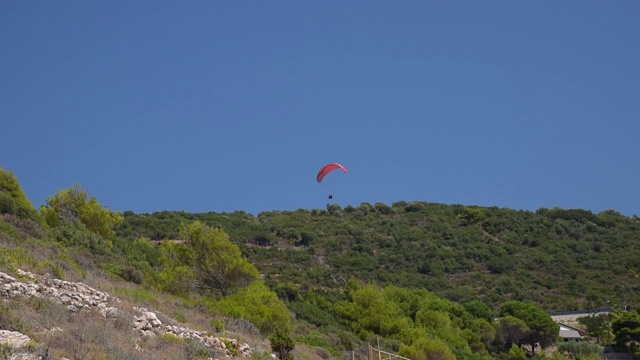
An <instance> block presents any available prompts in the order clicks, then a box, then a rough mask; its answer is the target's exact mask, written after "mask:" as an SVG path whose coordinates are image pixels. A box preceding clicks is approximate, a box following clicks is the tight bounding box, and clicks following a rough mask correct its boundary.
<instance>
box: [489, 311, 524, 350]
mask: <svg viewBox="0 0 640 360" xmlns="http://www.w3.org/2000/svg"><path fill="white" fill-rule="evenodd" d="M528 332H529V327H528V326H527V324H526V323H525V322H524V321H523V320H521V319H518V318H515V317H513V316H510V315H507V316H504V317H501V318H500V319H498V323H497V325H496V342H497V343H498V345H499V346H500V347H501V348H502V349H505V350H506V349H510V348H511V347H512V345H514V344H515V345H518V346H520V345H521V344H522V341H523V340H524V337H525V336H526V334H527V333H528Z"/></svg>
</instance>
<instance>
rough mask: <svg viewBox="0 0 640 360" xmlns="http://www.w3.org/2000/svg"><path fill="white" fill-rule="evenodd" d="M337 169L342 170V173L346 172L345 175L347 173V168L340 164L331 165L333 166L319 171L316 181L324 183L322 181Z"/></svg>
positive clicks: (326, 166) (324, 167)
mask: <svg viewBox="0 0 640 360" xmlns="http://www.w3.org/2000/svg"><path fill="white" fill-rule="evenodd" d="M336 169H342V171H344V173H345V174H346V173H347V168H346V167H344V166H342V165H340V164H338V163H331V164H327V165H325V166H323V167H322V168H321V169H320V171H318V175H317V176H316V180H317V181H318V183H321V182H322V179H324V177H325V176H327V174H328V173H330V172H332V171H333V170H336Z"/></svg>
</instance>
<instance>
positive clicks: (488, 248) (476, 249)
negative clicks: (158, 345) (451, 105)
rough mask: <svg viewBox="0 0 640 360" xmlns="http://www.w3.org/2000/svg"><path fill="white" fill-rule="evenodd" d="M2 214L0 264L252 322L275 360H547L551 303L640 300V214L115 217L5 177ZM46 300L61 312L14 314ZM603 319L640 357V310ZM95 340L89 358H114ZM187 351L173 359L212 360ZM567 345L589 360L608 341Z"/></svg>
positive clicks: (440, 209)
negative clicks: (44, 195) (27, 190)
mask: <svg viewBox="0 0 640 360" xmlns="http://www.w3.org/2000/svg"><path fill="white" fill-rule="evenodd" d="M0 206H2V207H1V208H0V244H2V247H1V248H0V270H2V271H5V272H8V273H11V274H14V275H15V274H16V272H17V269H18V268H21V269H25V270H28V271H32V272H37V273H45V272H48V273H50V274H51V275H52V276H54V277H59V278H68V279H73V280H77V281H83V282H89V283H91V282H93V283H95V284H101V285H102V286H103V287H104V286H105V284H109V285H106V286H107V287H109V288H110V289H109V290H111V291H113V292H115V293H116V295H118V296H120V297H124V298H127V299H129V300H130V301H133V302H136V301H137V302H141V303H143V304H144V305H145V306H152V307H155V308H160V309H161V310H164V311H169V312H170V313H172V314H173V315H174V316H175V317H176V318H177V319H179V320H181V321H183V322H191V321H198V320H197V319H205V320H204V321H201V322H199V327H201V328H204V329H207V330H208V331H211V332H222V331H225V330H226V329H231V328H232V327H234V324H236V325H235V327H236V328H237V324H244V325H242V326H241V327H243V328H244V329H245V330H247V329H250V332H251V333H253V334H254V335H255V334H259V335H257V336H260V337H262V339H264V340H265V341H267V340H266V339H269V340H270V342H271V347H272V350H273V352H274V353H275V354H277V356H278V357H279V358H281V359H290V358H293V357H294V356H293V354H294V353H296V352H297V353H296V354H298V356H295V357H296V358H298V357H301V358H308V359H315V358H323V359H327V358H343V357H345V356H347V357H349V358H350V357H351V356H352V355H355V356H356V357H357V358H363V357H364V356H365V355H366V353H367V344H368V343H370V342H372V341H373V340H374V339H375V343H376V346H377V343H378V342H379V343H380V346H381V347H383V348H384V349H385V350H387V351H392V352H396V353H399V354H400V355H402V356H405V357H409V358H411V359H415V360H418V359H433V358H440V359H451V360H452V359H489V358H501V359H512V358H513V359H516V358H523V357H524V356H525V355H526V352H525V349H528V350H529V351H532V352H534V353H536V354H537V355H535V356H538V357H545V356H546V355H544V353H542V352H540V351H538V350H539V349H538V350H537V349H536V344H538V345H540V346H542V347H543V348H544V347H547V346H549V345H552V344H554V343H556V341H557V334H558V329H559V328H558V325H557V324H555V323H554V322H553V321H552V320H551V318H550V317H549V315H548V314H547V313H546V312H545V310H569V309H581V308H594V307H599V306H602V305H609V306H617V305H623V306H626V308H625V310H626V309H627V308H629V306H632V307H633V306H635V305H637V304H639V303H640V301H639V298H638V296H640V288H639V286H640V285H639V282H638V280H637V273H638V271H639V270H640V250H638V249H639V248H640V247H639V246H638V244H640V241H639V240H640V231H639V230H640V222H639V220H640V219H638V218H637V217H635V216H634V217H631V218H629V217H625V216H623V215H621V214H619V213H617V212H615V211H612V210H608V211H604V212H601V213H598V214H593V213H591V212H589V211H585V210H563V209H540V210H538V211H536V212H530V211H515V210H510V209H499V208H495V207H494V208H489V207H476V206H463V205H443V204H432V203H424V202H411V203H406V202H398V203H395V204H392V205H391V206H389V205H386V204H374V205H371V204H366V203H365V204H361V205H359V206H358V207H352V206H348V207H345V208H341V207H339V206H337V205H335V204H329V205H328V206H327V208H326V209H322V210H321V209H313V210H297V211H272V212H265V213H261V214H259V215H258V216H253V215H251V214H247V213H244V212H235V213H205V214H193V213H186V212H166V211H165V212H158V213H154V214H134V213H133V212H130V211H127V212H125V213H124V214H120V213H118V212H112V211H110V210H109V209H106V208H104V207H103V206H102V205H100V203H99V202H98V201H97V199H95V198H94V197H91V196H90V195H89V194H88V193H87V192H86V191H84V190H82V188H81V187H80V186H79V185H75V186H73V187H71V188H69V189H65V190H61V191H58V192H57V193H56V194H54V195H53V196H51V197H50V198H48V199H47V203H46V204H45V205H43V206H41V207H40V208H39V211H38V210H35V208H33V206H32V205H31V203H30V202H29V201H28V200H26V197H25V196H24V194H23V193H22V190H21V189H20V187H19V184H18V182H17V179H16V178H15V176H14V175H13V174H12V173H8V172H5V171H3V170H1V169H0ZM43 306H44V307H46V308H49V309H51V308H53V305H46V304H45V305H43V303H41V302H37V303H35V302H32V303H25V304H22V305H21V306H20V307H19V309H18V308H16V309H15V311H18V310H19V311H27V312H33V313H36V312H38V311H39V310H38V309H40V310H42V309H43ZM0 310H2V309H0ZM15 311H14V310H12V309H5V310H2V311H0V323H2V322H3V321H4V323H5V324H9V327H13V328H15V329H17V328H20V331H26V332H29V331H32V332H33V333H32V334H31V335H33V338H34V339H36V340H41V341H43V342H44V341H45V338H44V337H42V336H40V335H38V333H37V332H36V331H35V330H30V329H29V327H28V326H27V325H25V324H18V322H16V321H15V319H16V318H20V315H19V314H18V315H16V313H15ZM48 311H50V310H48ZM185 314H188V316H187V315H185ZM3 319H4V320H3ZM586 323H589V322H588V321H587V322H586ZM601 325H602V324H601V323H597V324H596V323H593V324H592V323H589V327H590V331H593V333H594V334H597V336H599V337H601V338H603V339H605V338H608V339H611V340H612V341H614V342H615V345H616V346H617V348H618V349H621V350H628V351H637V349H635V348H633V346H634V345H633V344H634V342H633V341H634V340H635V341H637V339H635V337H634V336H635V335H634V334H636V332H637V329H640V322H638V321H637V313H636V312H633V311H632V312H628V311H620V312H617V313H615V314H614V315H612V317H607V319H606V324H605V325H606V326H604V327H603V326H601ZM77 330H78V332H81V331H86V329H84V330H81V329H77ZM92 331H93V330H92ZM96 331H97V330H96ZM73 334H75V333H73ZM78 334H79V336H84V335H82V334H80V333H78ZM39 336H40V337H39ZM105 336H106V335H105ZM91 339H92V340H91V346H88V345H87V346H84V347H83V356H84V355H86V356H91V357H107V355H108V354H109V352H110V351H111V352H113V351H115V350H114V348H113V347H112V346H111V347H109V346H103V347H101V342H102V343H104V342H108V340H107V339H100V337H99V336H96V335H95V334H92V338H91ZM67 340H68V339H67ZM83 341H89V340H86V338H83ZM65 344H67V345H65ZM85 345H86V344H85ZM52 346H53V348H54V350H55V351H56V353H57V354H59V355H61V356H71V357H73V356H75V355H74V353H75V352H77V351H78V349H77V348H66V347H65V346H69V345H68V341H67V342H65V341H59V342H57V343H54V344H53V345H52ZM153 346H155V345H153ZM153 346H152V347H153ZM190 346H191V345H189V344H186V343H184V344H183V343H181V344H180V345H178V347H179V348H180V347H182V350H179V351H181V354H182V355H176V354H177V353H171V355H167V354H165V355H167V356H173V357H176V356H177V357H178V358H179V357H181V356H183V357H184V358H199V357H205V358H206V357H207V356H210V355H211V354H207V353H206V351H194V350H193V349H192V348H190ZM88 349H90V350H88ZM190 349H191V350H190ZM572 349H573V348H569V350H568V351H574V352H575V353H576V354H578V353H580V354H581V355H580V356H581V358H588V356H592V355H593V354H594V353H597V352H598V351H599V350H598V349H600V348H598V349H595V348H594V349H595V350H594V349H591V348H589V349H587V348H584V347H580V348H575V349H573V350H572ZM123 351H124V350H123ZM300 351H304V352H305V353H304V354H301V353H300ZM160 353H161V352H159V353H156V354H160ZM585 354H587V355H585ZM120 355H122V356H125V355H126V356H127V357H132V356H133V358H135V357H136V356H138V358H144V356H143V355H135V352H126V354H125V353H124V352H123V353H120ZM263 355H264V354H263V353H257V354H256V355H255V357H256V358H260V357H262V356H263ZM554 357H558V358H560V357H561V355H560V354H559V353H556V355H554Z"/></svg>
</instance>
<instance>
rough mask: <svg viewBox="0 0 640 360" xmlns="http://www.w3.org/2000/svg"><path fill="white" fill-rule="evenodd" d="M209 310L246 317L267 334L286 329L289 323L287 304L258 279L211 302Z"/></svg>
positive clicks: (289, 315) (289, 316)
mask: <svg viewBox="0 0 640 360" xmlns="http://www.w3.org/2000/svg"><path fill="white" fill-rule="evenodd" d="M210 310H211V311H212V312H213V313H220V314H223V315H230V316H234V317H237V318H241V319H247V320H249V321H251V322H252V323H253V324H254V325H255V326H257V327H258V329H260V331H261V332H262V333H263V334H267V335H268V334H272V333H273V332H274V331H276V330H277V329H288V328H289V326H290V323H291V314H290V313H289V310H288V309H287V306H286V305H285V304H284V303H283V302H282V301H281V300H280V299H279V298H278V295H277V294H276V293H275V292H273V291H271V290H269V288H268V287H267V286H266V285H265V284H264V283H263V282H262V281H260V280H258V281H254V282H252V283H251V284H249V285H248V286H245V287H243V288H241V289H239V290H238V291H236V292H235V293H233V294H232V295H229V296H227V297H224V298H221V299H220V300H218V301H217V302H215V303H214V304H212V306H211V308H210Z"/></svg>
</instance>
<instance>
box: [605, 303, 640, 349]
mask: <svg viewBox="0 0 640 360" xmlns="http://www.w3.org/2000/svg"><path fill="white" fill-rule="evenodd" d="M611 329H612V330H613V335H614V337H615V341H616V345H617V346H618V347H619V348H621V349H625V350H627V351H629V352H631V353H635V352H638V351H640V346H639V345H638V344H640V314H638V313H637V312H636V311H627V312H624V313H622V315H620V317H619V318H617V319H616V320H614V321H613V323H612V324H611Z"/></svg>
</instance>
